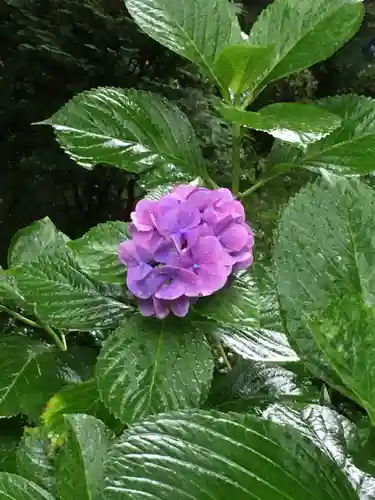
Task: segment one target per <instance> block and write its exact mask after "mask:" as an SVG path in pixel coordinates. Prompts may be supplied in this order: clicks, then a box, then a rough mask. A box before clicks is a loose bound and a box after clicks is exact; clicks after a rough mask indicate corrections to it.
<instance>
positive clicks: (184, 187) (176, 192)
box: [171, 184, 198, 201]
mask: <svg viewBox="0 0 375 500" xmlns="http://www.w3.org/2000/svg"><path fill="white" fill-rule="evenodd" d="M197 189H198V188H197V187H196V186H191V185H190V184H181V185H180V186H176V187H175V188H174V189H173V191H172V192H171V196H173V197H174V198H176V199H177V200H181V201H182V200H186V198H187V197H188V196H189V195H190V194H191V193H193V192H194V191H196V190H197Z"/></svg>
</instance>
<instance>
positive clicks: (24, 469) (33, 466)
mask: <svg viewBox="0 0 375 500" xmlns="http://www.w3.org/2000/svg"><path fill="white" fill-rule="evenodd" d="M49 448H50V444H49V441H48V438H47V433H46V430H45V429H44V428H42V427H35V428H26V429H25V434H24V436H23V438H22V440H21V443H20V445H19V447H18V449H17V469H18V470H17V472H18V474H20V475H21V476H22V477H24V478H26V479H28V480H29V481H34V483H35V484H37V485H39V486H40V487H41V488H44V489H45V490H46V491H49V492H50V493H52V494H53V495H54V494H55V489H56V479H55V477H54V475H55V471H54V465H53V461H52V458H51V456H49V452H50V450H49Z"/></svg>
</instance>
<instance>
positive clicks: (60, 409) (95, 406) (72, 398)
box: [42, 379, 115, 431]
mask: <svg viewBox="0 0 375 500" xmlns="http://www.w3.org/2000/svg"><path fill="white" fill-rule="evenodd" d="M70 413H86V414H88V415H92V416H94V417H96V418H99V419H100V420H102V421H103V422H105V423H106V424H107V425H108V426H109V427H111V428H112V427H113V425H114V424H115V419H114V418H113V417H112V416H111V415H110V413H109V412H108V410H107V408H105V406H104V405H103V403H102V402H101V400H100V398H99V392H98V388H97V386H96V380H95V379H90V380H86V381H85V382H82V383H78V384H77V383H74V384H69V385H66V386H65V387H63V388H62V389H61V391H59V392H57V393H56V394H55V395H54V396H53V397H52V398H51V399H50V400H49V401H48V403H47V405H46V408H45V411H44V413H43V415H42V419H43V422H44V423H45V425H46V426H47V427H48V428H49V429H52V430H54V431H56V430H57V431H58V430H59V429H61V428H62V427H63V425H64V415H66V414H70Z"/></svg>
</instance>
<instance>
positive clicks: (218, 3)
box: [125, 0, 242, 87]
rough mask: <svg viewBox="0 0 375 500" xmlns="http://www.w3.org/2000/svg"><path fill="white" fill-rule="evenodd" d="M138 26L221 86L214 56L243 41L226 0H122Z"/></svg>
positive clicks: (234, 14)
mask: <svg viewBox="0 0 375 500" xmlns="http://www.w3.org/2000/svg"><path fill="white" fill-rule="evenodd" d="M125 4H126V7H127V9H128V11H129V13H130V15H131V16H132V17H133V19H134V20H135V22H136V23H137V24H138V25H139V26H140V28H141V29H142V30H143V31H144V32H145V33H146V34H147V35H148V36H150V37H151V38H153V39H154V40H156V41H157V42H159V43H161V44H162V45H164V47H167V48H168V49H170V50H172V51H173V52H176V53H177V54H179V55H181V56H183V57H185V58H186V59H189V60H190V61H192V62H195V63H196V64H198V66H199V67H200V69H201V70H202V71H203V73H204V74H205V75H206V76H207V77H208V78H210V79H211V80H212V81H213V82H215V83H217V84H218V86H219V87H220V82H219V81H218V77H217V75H216V74H215V71H214V62H215V59H216V56H217V55H218V54H219V53H220V52H221V50H222V49H223V48H224V47H226V46H227V45H231V44H235V43H239V42H241V41H242V37H241V28H240V25H239V23H238V19H237V16H236V13H235V10H234V8H233V6H232V5H231V4H230V3H229V2H228V0H211V1H210V2H207V1H206V0H185V1H184V4H183V8H182V7H181V2H180V0H125Z"/></svg>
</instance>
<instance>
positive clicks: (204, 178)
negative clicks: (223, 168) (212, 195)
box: [202, 166, 218, 189]
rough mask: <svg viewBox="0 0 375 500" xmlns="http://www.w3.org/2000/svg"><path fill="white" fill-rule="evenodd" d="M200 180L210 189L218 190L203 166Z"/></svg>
mask: <svg viewBox="0 0 375 500" xmlns="http://www.w3.org/2000/svg"><path fill="white" fill-rule="evenodd" d="M202 179H203V180H204V181H205V182H206V183H207V184H208V186H210V187H212V189H217V188H218V185H217V184H216V182H215V181H214V180H212V179H211V177H210V175H209V173H208V171H207V169H206V167H205V166H202Z"/></svg>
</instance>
